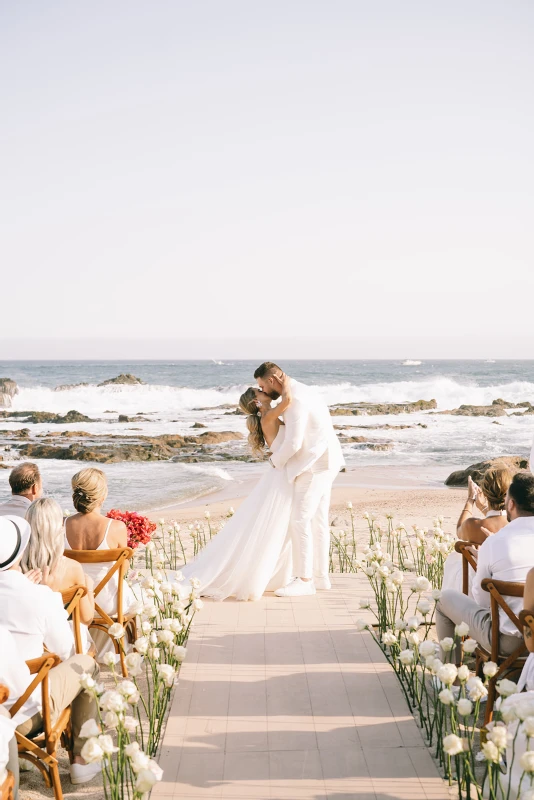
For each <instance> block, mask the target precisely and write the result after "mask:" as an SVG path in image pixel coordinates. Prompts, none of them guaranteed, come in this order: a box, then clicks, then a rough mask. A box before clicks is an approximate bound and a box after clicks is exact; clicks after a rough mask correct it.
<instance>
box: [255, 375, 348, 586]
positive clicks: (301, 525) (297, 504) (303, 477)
mask: <svg viewBox="0 0 534 800" xmlns="http://www.w3.org/2000/svg"><path fill="white" fill-rule="evenodd" d="M254 377H255V379H256V380H257V381H258V386H259V387H260V389H261V390H262V391H263V392H265V393H266V394H268V395H269V397H271V398H272V399H273V400H277V399H278V398H279V397H280V394H281V393H282V389H283V383H284V381H286V380H289V385H290V387H291V395H292V400H291V405H290V406H289V408H288V409H287V411H286V412H285V413H284V422H285V427H286V431H285V437H284V442H283V444H282V446H281V447H280V449H279V450H277V451H276V453H273V455H272V456H271V458H270V459H269V461H270V463H271V466H272V467H274V468H275V469H283V468H284V467H286V472H287V477H288V479H289V481H290V483H293V485H294V491H293V506H292V511H291V521H290V523H289V528H290V531H289V532H290V535H291V542H292V551H293V574H294V575H295V576H296V577H295V578H293V579H292V580H291V581H290V582H289V583H288V585H287V586H283V587H282V588H281V589H277V590H276V592H275V594H276V595H278V597H297V596H298V595H309V594H315V590H316V589H330V586H331V584H330V579H329V577H328V563H329V549H330V527H329V523H328V509H329V506H330V494H331V491H332V483H333V482H334V478H335V477H336V475H337V474H338V472H339V470H340V469H341V467H342V466H343V464H344V463H345V462H344V459H343V455H342V453H341V445H340V444H339V441H338V439H337V436H336V434H335V432H334V426H333V425H332V419H331V417H330V412H329V410H328V406H327V405H326V403H324V402H323V401H322V400H321V398H320V397H319V396H318V394H316V393H315V392H314V390H313V389H312V388H311V387H309V386H306V385H305V384H303V383H299V381H296V380H294V379H293V378H289V377H288V376H285V375H284V373H283V372H282V370H281V369H280V367H278V366H277V365H276V364H273V363H272V362H271V361H266V362H265V363H264V364H262V365H261V366H260V367H258V369H257V370H256V372H255V373H254Z"/></svg>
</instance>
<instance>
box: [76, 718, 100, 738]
mask: <svg viewBox="0 0 534 800" xmlns="http://www.w3.org/2000/svg"><path fill="white" fill-rule="evenodd" d="M101 733H102V731H101V730H100V726H99V725H98V723H97V721H96V719H86V720H85V722H84V723H83V725H82V727H81V728H80V737H81V738H82V739H88V738H89V737H90V736H100V734H101Z"/></svg>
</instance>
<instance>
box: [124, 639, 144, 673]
mask: <svg viewBox="0 0 534 800" xmlns="http://www.w3.org/2000/svg"><path fill="white" fill-rule="evenodd" d="M137 641H139V640H137ZM125 661H126V667H127V669H128V674H129V675H132V677H134V678H136V677H137V676H138V675H140V674H141V672H142V671H143V656H142V655H140V654H139V653H135V652H132V653H128V655H127V656H126V658H125Z"/></svg>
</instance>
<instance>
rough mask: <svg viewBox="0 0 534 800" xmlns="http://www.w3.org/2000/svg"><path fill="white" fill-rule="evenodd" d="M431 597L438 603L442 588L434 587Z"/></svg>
mask: <svg viewBox="0 0 534 800" xmlns="http://www.w3.org/2000/svg"><path fill="white" fill-rule="evenodd" d="M431 597H432V600H435V601H436V603H437V602H438V600H439V599H440V598H441V589H432V592H431Z"/></svg>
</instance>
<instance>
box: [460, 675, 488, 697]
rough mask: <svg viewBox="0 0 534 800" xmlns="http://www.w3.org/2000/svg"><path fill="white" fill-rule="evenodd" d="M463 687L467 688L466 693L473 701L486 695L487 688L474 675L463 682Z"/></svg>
mask: <svg viewBox="0 0 534 800" xmlns="http://www.w3.org/2000/svg"><path fill="white" fill-rule="evenodd" d="M465 688H466V689H467V694H468V695H469V699H470V700H473V701H474V702H475V703H476V702H477V700H481V699H482V698H483V697H486V695H487V694H488V690H487V689H486V687H485V686H484V684H483V683H482V681H481V680H480V678H477V677H476V675H473V676H472V677H471V678H469V680H468V681H467V682H466V684H465Z"/></svg>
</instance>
